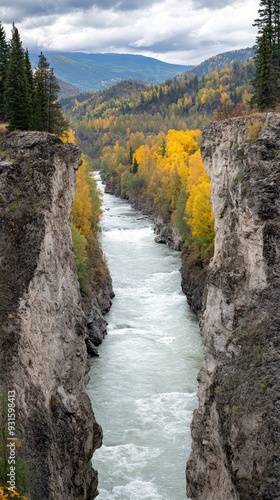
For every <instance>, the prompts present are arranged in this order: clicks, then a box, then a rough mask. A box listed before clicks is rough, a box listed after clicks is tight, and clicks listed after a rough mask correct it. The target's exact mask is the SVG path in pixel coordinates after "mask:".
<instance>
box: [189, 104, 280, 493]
mask: <svg viewBox="0 0 280 500" xmlns="http://www.w3.org/2000/svg"><path fill="white" fill-rule="evenodd" d="M202 154H203V159H204V162H205V165H206V169H207V171H208V173H209V175H210V178H211V183H212V203H213V209H214V214H215V225H216V241H215V254H214V257H213V259H212V262H211V263H210V267H209V273H208V279H207V289H206V294H207V299H206V308H205V311H204V314H203V317H202V321H201V327H202V335H203V341H204V352H205V360H204V366H203V368H202V370H201V372H200V374H199V408H198V410H196V411H195V413H194V418H193V423H192V439H193V447H192V453H191V457H190V460H189V462H188V465H187V484H188V486H187V491H188V496H189V497H190V498H191V499H193V500H225V499H226V500H252V499H254V500H279V499H280V452H279V436H280V427H279V422H280V404H279V396H280V385H279V371H280V345H279V344H280V342H279V340H280V339H279V332H280V317H279V315H280V310H279V298H280V293H279V289H280V287H279V285H280V276H279V235H280V217H279V216H280V213H279V212H280V202H279V185H280V117H279V115H276V114H273V113H270V114H268V115H263V116H260V117H246V118H236V119H232V120H226V121H222V122H215V123H212V124H211V125H209V126H207V127H206V129H205V130H204V134H203V143H202Z"/></svg>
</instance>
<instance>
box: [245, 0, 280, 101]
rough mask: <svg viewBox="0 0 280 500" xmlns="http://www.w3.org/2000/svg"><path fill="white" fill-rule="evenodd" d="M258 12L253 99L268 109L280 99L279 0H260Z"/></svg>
mask: <svg viewBox="0 0 280 500" xmlns="http://www.w3.org/2000/svg"><path fill="white" fill-rule="evenodd" d="M258 13H259V18H258V19H256V20H255V23H254V25H253V26H257V27H258V36H257V39H256V45H255V50H256V57H255V63H256V75H255V78H254V80H253V82H252V83H253V86H254V90H255V91H254V95H253V103H255V104H256V105H257V106H258V108H260V109H266V108H268V107H275V105H276V104H277V102H279V101H280V0H261V2H260V9H259V10H258Z"/></svg>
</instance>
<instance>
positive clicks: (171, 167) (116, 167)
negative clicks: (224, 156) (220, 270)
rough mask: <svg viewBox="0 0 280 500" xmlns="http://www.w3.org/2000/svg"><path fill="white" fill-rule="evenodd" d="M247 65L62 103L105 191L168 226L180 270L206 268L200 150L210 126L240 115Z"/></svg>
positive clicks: (209, 241) (205, 190) (248, 90)
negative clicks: (180, 253)
mask: <svg viewBox="0 0 280 500" xmlns="http://www.w3.org/2000/svg"><path fill="white" fill-rule="evenodd" d="M253 75H254V64H253V61H249V62H246V63H241V62H236V61H234V62H233V63H232V64H231V65H230V66H226V67H223V68H222V69H220V70H219V71H218V70H215V71H213V72H210V73H209V74H206V75H202V76H201V77H198V76H197V75H196V74H191V75H189V74H188V73H185V74H182V75H180V76H178V77H176V78H174V79H172V80H167V81H166V82H164V83H163V84H159V85H152V84H145V83H142V82H132V81H127V82H121V83H119V84H117V85H114V86H113V87H110V88H109V89H106V90H105V91H103V92H99V93H97V92H95V93H84V94H79V95H78V96H76V97H75V98H67V99H64V100H63V101H62V104H63V106H64V109H65V110H67V112H68V113H69V116H71V118H70V119H71V121H72V126H73V128H74V130H75V134H76V136H77V138H78V140H79V143H80V145H81V147H82V149H83V150H84V151H85V152H86V153H87V154H88V155H89V156H90V157H91V158H92V160H93V165H94V167H95V168H96V169H100V170H101V175H102V178H103V180H104V181H105V183H106V187H107V190H109V191H110V192H112V193H115V194H117V195H119V196H122V197H125V198H128V199H129V200H130V201H131V202H132V203H134V204H136V205H137V206H138V207H140V208H141V209H142V210H145V211H146V212H148V213H150V214H153V215H154V216H155V217H160V218H161V219H162V220H163V221H164V224H170V223H171V224H174V225H175V226H176V227H177V229H178V231H179V233H180V235H181V238H182V242H183V246H184V260H183V267H184V266H185V263H186V261H187V262H188V265H189V264H190V261H191V262H192V264H191V265H194V267H196V269H197V270H199V273H200V272H201V270H202V272H204V271H203V270H205V269H206V268H207V265H208V262H209V259H210V258H211V256H212V252H213V240H214V226H213V214H212V209H211V202H210V181H209V178H208V175H207V174H206V172H205V170H204V165H203V162H202V159H201V155H200V151H199V147H200V140H201V129H202V127H203V126H204V125H205V124H206V123H208V122H210V121H211V120H213V119H214V118H225V117H228V116H233V115H239V114H246V113H248V112H249V111H250V101H251V98H252V90H253V89H252V87H251V83H250V81H251V79H252V77H253Z"/></svg>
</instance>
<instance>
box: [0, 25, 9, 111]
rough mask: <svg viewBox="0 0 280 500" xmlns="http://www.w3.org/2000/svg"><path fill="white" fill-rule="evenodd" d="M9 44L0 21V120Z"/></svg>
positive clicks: (3, 109) (3, 108) (2, 109)
mask: <svg viewBox="0 0 280 500" xmlns="http://www.w3.org/2000/svg"><path fill="white" fill-rule="evenodd" d="M8 54H9V45H8V42H7V40H6V33H5V30H4V28H3V26H2V24H1V22H0V120H4V119H5V106H4V89H5V78H6V71H7V64H8Z"/></svg>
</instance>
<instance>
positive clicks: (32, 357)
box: [0, 132, 102, 500]
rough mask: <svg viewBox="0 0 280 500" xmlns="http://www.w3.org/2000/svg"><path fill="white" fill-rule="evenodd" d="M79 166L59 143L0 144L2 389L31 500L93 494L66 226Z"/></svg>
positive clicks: (82, 320)
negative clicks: (10, 403) (9, 396)
mask: <svg viewBox="0 0 280 500" xmlns="http://www.w3.org/2000/svg"><path fill="white" fill-rule="evenodd" d="M79 165H80V151H79V150H78V148H76V147H75V146H74V145H70V144H64V145H63V144H62V143H61V141H60V140H59V139H58V138H57V137H56V136H53V135H49V134H46V133H37V132H19V133H13V134H10V135H8V136H3V138H2V144H1V152H0V205H1V235H0V255H1V260H0V317H1V322H0V332H1V333H0V340H1V352H0V357H1V384H2V386H4V385H6V387H7V389H8V390H9V391H15V400H16V429H17V430H16V432H17V433H18V436H17V437H19V438H21V439H23V440H24V441H22V443H23V444H22V445H21V446H20V448H19V449H18V450H17V455H18V457H21V458H22V459H23V460H24V462H25V463H26V464H27V465H28V468H29V471H30V473H31V486H30V496H29V497H28V498H30V499H33V500H39V499H40V500H41V499H44V500H65V499H67V500H71V499H72V500H84V499H87V500H89V499H92V498H95V496H96V495H97V473H96V472H95V471H94V470H93V469H92V467H91V457H92V453H93V451H94V450H95V449H96V448H97V447H98V446H100V445H101V439H102V431H101V428H100V427H99V425H98V424H97V423H96V421H95V418H94V414H93V412H92V409H91V405H90V401H89V398H88V396H87V393H86V389H85V385H86V382H87V371H88V365H87V352H86V346H85V338H86V336H87V328H86V326H87V318H86V317H85V314H84V312H83V311H82V308H81V298H80V291H79V284H78V280H77V269H76V262H75V256H74V254H73V248H72V240H71V233H70V227H69V225H70V219H71V204H72V201H73V196H74V188H75V177H76V170H77V168H78V167H79Z"/></svg>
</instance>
